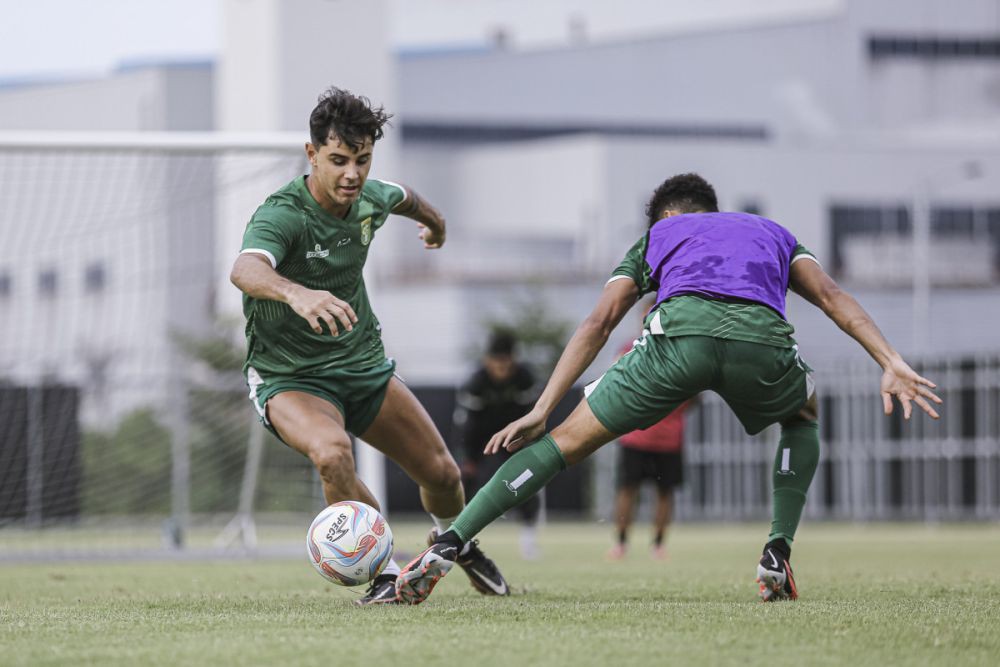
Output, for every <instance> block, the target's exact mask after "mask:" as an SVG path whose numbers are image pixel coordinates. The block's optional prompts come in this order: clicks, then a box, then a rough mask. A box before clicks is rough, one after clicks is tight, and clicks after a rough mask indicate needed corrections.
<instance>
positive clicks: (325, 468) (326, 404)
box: [230, 88, 508, 605]
mask: <svg viewBox="0 0 1000 667" xmlns="http://www.w3.org/2000/svg"><path fill="white" fill-rule="evenodd" d="M389 117H390V116H389V114H387V113H386V112H385V111H384V110H383V109H382V108H381V107H378V108H373V107H372V106H371V103H370V102H369V101H368V99H367V98H365V97H358V96H355V95H352V94H351V93H349V92H347V91H345V90H340V89H338V88H330V89H329V90H327V91H326V92H325V93H324V94H323V95H322V96H320V98H319V102H318V104H317V105H316V107H315V108H314V109H313V111H312V114H311V116H310V118H309V131H310V139H311V141H310V142H309V143H307V144H306V146H305V151H306V156H307V157H308V159H309V162H310V164H311V165H312V170H311V172H310V174H309V175H308V176H301V177H298V178H296V179H295V180H293V181H292V182H291V183H289V184H288V185H286V186H284V187H283V188H281V189H280V190H278V191H277V192H275V193H274V194H272V195H271V196H270V197H268V198H267V200H266V201H265V202H264V203H263V204H262V205H261V206H260V207H259V208H258V209H257V211H256V212H255V213H254V214H253V217H251V219H250V222H249V223H248V224H247V228H246V232H245V233H244V236H243V247H242V250H241V251H240V255H239V257H238V258H237V259H236V262H235V264H234V265H233V269H232V273H231V275H230V278H231V280H232V282H233V284H234V285H236V286H237V287H238V288H240V290H242V291H243V313H244V315H246V318H247V326H246V338H247V358H246V364H245V365H244V372H245V374H246V379H247V384H248V385H249V387H250V399H251V400H252V401H253V403H254V407H255V408H256V409H257V412H258V413H259V415H260V418H261V421H262V422H263V423H264V425H265V426H266V427H267V428H268V429H269V430H271V431H272V432H273V433H274V434H275V435H277V436H278V437H279V438H280V439H281V440H282V442H284V443H285V444H287V445H288V446H290V447H292V448H293V449H295V450H296V451H298V452H300V453H301V454H303V455H305V456H307V457H309V459H310V460H311V461H312V462H313V465H315V466H316V469H317V470H318V471H319V475H320V478H321V479H322V482H323V494H324V496H325V497H326V501H327V503H335V502H337V501H340V500H360V501H362V502H365V503H368V504H369V505H371V506H373V507H376V508H377V507H378V506H379V505H378V501H377V500H376V499H375V497H374V496H373V495H372V493H371V491H370V490H369V489H368V487H367V486H365V484H364V483H363V482H362V481H361V480H360V479H359V478H358V476H357V474H356V472H355V465H354V454H353V451H352V439H351V434H354V435H357V436H359V437H361V438H362V439H363V440H364V441H366V442H368V443H370V444H371V445H372V446H373V447H375V448H376V449H378V450H379V451H381V452H383V453H384V454H385V455H386V456H388V457H389V458H391V459H392V460H393V461H395V462H396V463H398V464H399V466H400V467H401V468H403V470H405V471H406V473H407V474H408V475H409V476H410V477H411V478H412V479H413V480H414V481H415V482H416V483H417V484H418V485H419V486H420V498H421V501H422V502H423V505H424V508H425V509H426V510H427V511H428V512H429V513H430V515H431V517H432V518H433V519H434V522H435V524H436V525H437V526H439V527H441V529H442V530H443V529H444V528H445V527H447V526H448V525H449V524H450V523H451V522H452V520H453V519H454V517H455V516H457V515H458V513H459V512H460V511H461V509H462V507H463V505H464V494H463V491H462V483H461V476H460V474H459V470H458V465H457V464H456V463H455V460H454V459H453V458H452V457H451V455H450V454H449V453H448V449H447V447H446V446H445V443H444V440H443V439H442V438H441V435H440V434H439V433H438V432H437V429H436V428H435V427H434V424H433V422H432V421H431V419H430V417H429V416H428V414H427V412H426V411H425V410H424V408H423V406H421V405H420V403H419V402H418V401H417V399H416V397H414V395H413V393H412V392H410V390H409V389H407V387H406V385H404V384H403V383H402V382H401V381H400V380H399V378H398V377H396V376H395V375H394V370H395V362H394V361H393V360H392V359H388V358H386V356H385V351H384V349H383V347H382V336H381V329H380V326H379V322H378V319H377V318H376V317H375V314H374V313H373V312H372V309H371V305H370V303H369V301H368V292H367V290H366V288H365V282H364V278H363V277H362V269H363V267H364V265H365V261H366V260H367V258H368V250H369V248H370V244H371V242H372V240H373V238H374V235H375V232H376V230H378V229H379V228H380V227H381V226H382V225H383V224H384V223H385V221H386V218H388V216H389V214H390V213H395V214H398V215H403V216H406V217H408V218H412V219H413V220H416V221H417V223H418V227H419V229H420V232H419V237H420V240H421V241H422V242H423V244H424V248H427V249H435V248H440V247H441V246H442V245H443V244H444V241H445V221H444V218H442V217H441V215H440V214H439V213H438V212H437V210H435V209H434V207H433V206H431V205H430V204H428V203H427V202H425V201H424V200H423V199H422V198H421V197H420V196H419V195H418V194H417V193H416V192H414V191H413V190H412V189H410V188H407V187H405V186H402V185H398V184H396V183H391V182H389V181H380V180H376V179H369V178H368V171H369V169H370V168H371V163H372V155H373V151H374V145H375V142H376V141H377V140H378V139H380V138H381V137H382V134H383V130H382V128H383V126H384V125H385V123H386V122H387V121H388V119H389ZM458 560H459V563H460V564H461V565H462V566H463V567H464V568H465V570H466V572H467V574H468V575H469V578H470V579H471V580H472V582H473V585H474V586H475V587H476V589H477V590H479V591H480V592H482V593H484V594H496V595H506V594H507V592H508V587H507V583H506V582H505V581H504V578H503V576H502V575H501V574H500V572H499V570H497V568H496V565H495V564H494V563H493V561H491V560H490V559H489V558H487V557H486V556H485V555H484V554H483V553H482V551H481V550H480V549H479V548H478V546H477V545H476V543H475V542H474V541H469V542H468V543H467V544H465V545H463V548H462V553H461V555H460V556H458ZM398 573H399V566H398V564H397V563H396V562H395V561H391V562H390V563H389V565H388V566H387V567H386V569H385V571H384V573H383V574H382V575H380V576H378V577H376V578H375V579H374V580H373V581H372V584H371V586H370V588H369V589H368V592H367V594H366V595H365V596H364V597H362V598H361V599H360V600H358V601H357V602H358V604H362V605H366V604H378V603H392V602H397V601H398V600H397V597H396V589H395V583H394V582H395V578H396V575H397V574H398Z"/></svg>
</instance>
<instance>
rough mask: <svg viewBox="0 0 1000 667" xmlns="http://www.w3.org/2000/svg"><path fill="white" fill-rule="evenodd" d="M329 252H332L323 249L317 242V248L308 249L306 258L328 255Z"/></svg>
mask: <svg viewBox="0 0 1000 667" xmlns="http://www.w3.org/2000/svg"><path fill="white" fill-rule="evenodd" d="M329 254H330V251H329V250H323V249H322V248H320V247H319V244H318V243H317V244H316V249H315V250H308V251H306V259H313V258H314V257H326V256H327V255H329Z"/></svg>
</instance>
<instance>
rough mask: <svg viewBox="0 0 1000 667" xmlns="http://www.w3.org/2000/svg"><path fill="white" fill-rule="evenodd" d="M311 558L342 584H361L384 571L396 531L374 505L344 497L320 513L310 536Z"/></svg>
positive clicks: (308, 543) (313, 524)
mask: <svg viewBox="0 0 1000 667" xmlns="http://www.w3.org/2000/svg"><path fill="white" fill-rule="evenodd" d="M306 547H307V548H308V550H309V561H310V562H311V563H312V564H313V567H314V568H316V571H317V572H319V573H320V574H321V575H322V576H323V577H324V578H325V579H327V580H329V581H331V582H333V583H335V584H337V585H339V586H360V585H361V584H366V583H368V582H369V581H371V580H372V579H374V578H375V577H377V576H378V575H379V573H381V572H382V570H384V569H385V566H386V565H387V564H388V563H389V557H390V556H392V531H391V530H389V524H387V523H386V522H385V518H384V517H383V516H382V515H381V514H379V511H378V510H377V509H375V508H374V507H371V506H370V505H366V504H364V503H362V502H358V501H357V500H344V501H342V502H339V503H334V504H333V505H330V506H329V507H327V508H326V509H325V510H323V511H322V512H320V513H319V514H318V515H317V516H316V518H315V519H313V522H312V525H311V526H309V533H308V534H307V535H306Z"/></svg>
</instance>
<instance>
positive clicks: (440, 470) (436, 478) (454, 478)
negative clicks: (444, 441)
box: [426, 456, 462, 492]
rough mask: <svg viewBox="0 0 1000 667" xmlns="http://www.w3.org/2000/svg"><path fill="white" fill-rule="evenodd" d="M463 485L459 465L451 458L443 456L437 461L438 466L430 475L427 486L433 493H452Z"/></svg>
mask: <svg viewBox="0 0 1000 667" xmlns="http://www.w3.org/2000/svg"><path fill="white" fill-rule="evenodd" d="M461 484H462V474H461V472H460V471H459V469H458V464H457V463H455V461H454V459H452V458H451V457H450V456H442V457H439V458H438V460H437V465H435V466H434V470H433V471H432V473H431V474H430V475H429V479H428V480H427V484H426V486H427V487H428V488H429V489H430V490H431V491H436V492H444V491H450V490H452V489H454V488H456V487H458V486H461Z"/></svg>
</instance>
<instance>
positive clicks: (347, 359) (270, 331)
mask: <svg viewBox="0 0 1000 667" xmlns="http://www.w3.org/2000/svg"><path fill="white" fill-rule="evenodd" d="M405 199H406V191H405V190H404V189H403V188H402V186H399V185H396V184H395V183H390V182H388V181H379V180H376V179H368V180H367V181H365V184H364V187H363V188H362V189H361V194H360V195H359V196H358V199H357V200H356V201H355V202H354V204H353V205H352V206H351V209H350V211H349V212H348V214H347V217H346V218H344V219H340V218H336V217H334V216H332V215H330V214H329V213H328V212H327V211H326V210H325V209H324V208H323V207H321V206H320V205H319V204H318V203H317V202H316V200H315V199H314V198H313V196H312V194H310V192H309V190H308V188H307V187H306V178H305V177H299V178H296V179H295V180H293V181H292V182H291V183H289V184H288V185H286V186H284V187H283V188H281V189H280V190H278V191H277V192H275V193H274V194H272V195H271V196H270V197H268V198H267V200H266V201H265V202H264V203H263V204H262V205H261V206H260V208H258V209H257V211H256V212H255V213H254V214H253V217H251V218H250V222H249V223H248V224H247V228H246V231H245V232H244V234H243V247H242V250H241V252H256V253H259V254H262V255H264V256H265V257H267V259H268V260H269V261H270V262H271V266H273V267H274V268H275V270H277V272H278V273H280V274H281V275H282V276H284V277H285V278H288V279H289V280H291V281H293V282H295V283H298V284H300V285H303V286H304V287H308V288H310V289H315V290H325V291H327V292H330V293H331V294H333V295H334V296H335V297H337V298H338V299H342V300H343V301H346V302H347V303H349V304H350V305H351V308H353V309H354V312H355V314H357V316H358V321H357V323H356V324H355V325H354V327H353V329H352V330H351V331H350V332H345V331H341V332H340V334H339V335H338V336H333V335H331V334H330V333H329V332H328V331H327V330H326V325H325V324H323V325H322V326H323V333H320V334H318V333H316V332H314V331H313V330H312V327H310V326H309V323H308V322H307V321H306V320H305V319H304V318H302V317H301V316H299V315H298V314H297V313H296V312H295V311H294V310H292V308H291V307H290V306H289V305H288V304H286V303H282V302H280V301H270V300H264V299H254V298H253V297H250V296H247V295H246V294H244V295H243V314H244V315H245V316H246V318H247V326H246V337H247V359H246V366H252V367H253V368H254V369H256V370H257V371H258V372H259V373H261V374H264V375H268V374H272V375H275V374H276V375H301V374H308V373H310V372H319V371H322V370H323V369H330V368H334V367H337V368H356V369H365V368H371V367H373V366H375V365H377V364H379V363H380V362H382V361H384V360H385V351H384V349H383V347H382V335H381V326H380V325H379V321H378V319H377V318H376V317H375V313H373V312H372V308H371V303H369V300H368V291H367V289H366V288H365V281H364V277H363V276H362V273H361V271H362V269H363V268H364V265H365V260H366V259H367V258H368V249H369V248H370V247H371V242H372V239H373V238H374V236H375V231H376V230H377V229H378V228H379V227H381V226H382V225H383V224H384V223H385V220H386V218H387V217H388V216H389V213H390V212H391V211H392V209H393V207H395V206H397V205H398V204H399V203H400V202H402V201H404V200H405Z"/></svg>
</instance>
